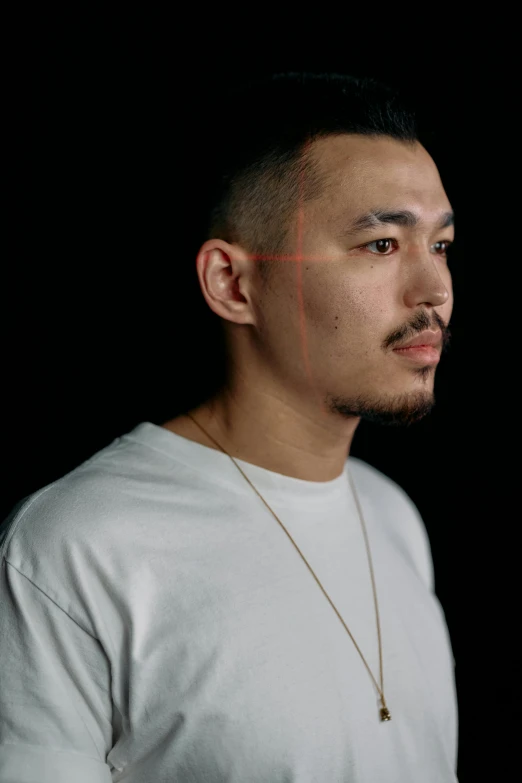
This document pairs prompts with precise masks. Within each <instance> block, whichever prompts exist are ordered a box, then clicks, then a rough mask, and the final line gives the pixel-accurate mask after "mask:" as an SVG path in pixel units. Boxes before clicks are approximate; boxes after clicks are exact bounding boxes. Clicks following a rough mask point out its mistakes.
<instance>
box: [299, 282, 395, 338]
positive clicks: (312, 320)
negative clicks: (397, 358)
mask: <svg viewBox="0 0 522 783" xmlns="http://www.w3.org/2000/svg"><path fill="white" fill-rule="evenodd" d="M389 298H390V290H389V286H387V287H386V286H385V285H383V284H380V285H375V284H371V285H370V284H366V285H363V284H362V283H361V282H360V281H357V280H353V279H352V280H351V281H350V282H347V281H344V280H343V281H337V282H335V283H334V284H329V285H316V286H314V287H313V288H310V290H309V291H308V293H307V295H306V297H305V301H304V305H305V322H306V325H307V329H309V331H310V333H311V334H310V336H311V339H313V338H314V337H315V338H316V340H317V343H318V345H319V346H320V345H321V342H323V343H325V341H327V340H329V341H331V344H332V345H339V346H342V347H344V348H346V346H347V345H348V343H349V344H351V345H353V348H354V349H357V350H365V349H366V348H367V347H368V345H369V344H372V343H374V342H375V337H376V336H377V338H378V340H379V341H380V340H382V339H383V334H384V333H385V332H386V321H387V316H386V314H387V308H388V309H389V305H390V301H389ZM389 320H390V319H389V318H388V329H389ZM316 347H317V346H316Z"/></svg>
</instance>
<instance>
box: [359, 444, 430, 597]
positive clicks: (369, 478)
mask: <svg viewBox="0 0 522 783" xmlns="http://www.w3.org/2000/svg"><path fill="white" fill-rule="evenodd" d="M348 468H349V470H350V472H351V475H352V478H353V481H354V483H355V487H356V490H357V493H358V495H359V499H360V502H361V504H363V508H365V509H368V510H369V511H370V513H371V514H372V516H373V518H374V519H375V520H376V522H377V524H378V525H379V527H380V529H381V530H382V533H383V535H386V536H387V537H388V538H389V539H390V540H391V541H392V543H393V545H394V546H395V547H397V548H399V549H401V550H402V552H403V554H404V555H405V556H406V557H407V558H408V559H409V560H410V561H411V562H412V564H413V565H414V567H415V568H416V570H417V571H418V573H419V574H420V576H421V578H422V580H423V582H424V583H425V584H426V585H427V587H428V588H429V589H430V590H431V591H432V592H433V591H434V589H435V580H434V568H433V558H432V553H431V546H430V540H429V536H428V532H427V530H426V525H425V524H424V520H423V519H422V516H421V514H420V512H419V509H418V508H417V506H416V505H415V503H414V502H413V500H412V499H411V498H410V496H409V495H408V493H407V492H406V491H405V490H404V489H403V487H401V486H400V484H398V483H397V482H396V481H394V480H393V479H392V478H390V476H387V475H386V474H385V473H383V472H382V471H380V470H378V469H377V468H375V467H374V466H373V465H370V464H369V463H368V462H365V461H364V460H361V459H359V458H357V457H352V456H350V458H349V460H348Z"/></svg>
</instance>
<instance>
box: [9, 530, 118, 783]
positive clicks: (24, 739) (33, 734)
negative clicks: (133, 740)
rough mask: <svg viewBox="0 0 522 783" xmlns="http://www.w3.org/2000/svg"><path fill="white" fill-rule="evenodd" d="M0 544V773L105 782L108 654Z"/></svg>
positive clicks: (52, 781)
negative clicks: (15, 562) (29, 576)
mask: <svg viewBox="0 0 522 783" xmlns="http://www.w3.org/2000/svg"><path fill="white" fill-rule="evenodd" d="M1 532H2V531H1V529H0V533H1ZM1 544H2V535H0V554H1V560H0V781H1V783H71V781H74V783H110V781H111V780H112V776H111V770H110V767H109V766H108V765H107V764H106V761H105V759H106V757H107V754H108V752H109V751H110V748H111V744H112V708H111V698H110V693H111V689H110V665H109V661H108V659H107V656H106V654H105V652H104V650H103V649H102V647H101V645H100V643H99V641H98V640H97V639H95V638H93V637H92V635H90V634H89V633H88V632H87V631H86V630H84V629H83V628H82V627H80V625H79V624H78V623H77V622H75V620H74V619H73V618H72V617H70V616H69V615H68V614H67V613H66V612H65V611H64V610H63V609H62V608H61V607H60V606H59V605H58V603H57V602H56V600H55V599H54V598H53V597H52V596H51V595H48V594H47V593H46V592H45V591H44V590H43V589H41V588H40V587H39V586H38V585H36V584H33V582H32V581H31V580H30V579H29V578H28V577H27V576H25V575H24V574H23V573H22V572H21V570H20V568H19V564H14V563H10V562H9V559H8V557H7V556H6V552H5V551H4V550H3V549H2V547H1Z"/></svg>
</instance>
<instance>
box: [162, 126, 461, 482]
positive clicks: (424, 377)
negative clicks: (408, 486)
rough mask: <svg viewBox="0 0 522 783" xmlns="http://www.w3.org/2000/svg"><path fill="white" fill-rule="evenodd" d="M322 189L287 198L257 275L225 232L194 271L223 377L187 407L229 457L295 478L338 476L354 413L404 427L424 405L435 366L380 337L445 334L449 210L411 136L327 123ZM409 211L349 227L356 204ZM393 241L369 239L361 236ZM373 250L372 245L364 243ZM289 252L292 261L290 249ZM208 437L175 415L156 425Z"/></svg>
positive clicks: (449, 302) (317, 145) (362, 208)
mask: <svg viewBox="0 0 522 783" xmlns="http://www.w3.org/2000/svg"><path fill="white" fill-rule="evenodd" d="M311 152H312V154H313V155H314V156H315V157H316V160H317V162H318V163H319V165H320V168H321V171H322V172H323V173H324V175H325V186H324V190H323V193H322V195H321V196H320V197H319V198H317V199H316V200H314V201H311V202H307V203H304V204H302V205H299V206H298V209H297V212H296V224H295V229H294V230H292V231H290V233H289V236H288V244H287V247H286V248H284V249H282V253H286V254H287V255H286V256H285V259H288V254H290V255H291V256H292V255H293V258H294V260H280V261H278V262H277V268H276V269H275V271H274V273H273V275H272V276H271V278H270V281H269V283H268V284H265V283H263V281H262V280H261V278H260V275H259V272H258V269H257V268H256V264H257V262H256V260H255V258H254V257H252V256H251V255H249V253H248V252H247V251H246V250H245V249H244V248H243V247H241V246H240V245H239V244H229V243H227V242H225V241H223V240H220V239H210V240H208V241H206V242H205V243H204V244H203V245H202V247H201V249H200V251H199V254H198V257H197V261H196V264H197V273H198V278H199V282H200V286H201V290H202V293H203V296H204V297H205V300H206V302H207V304H208V306H209V307H210V308H211V309H212V310H213V311H214V312H215V313H217V315H218V316H220V317H221V318H222V319H223V325H224V328H225V334H226V340H227V346H228V351H229V357H230V366H229V371H228V379H227V383H226V386H225V388H224V389H223V390H222V391H221V392H219V393H218V395H216V397H215V398H213V399H210V400H208V401H206V402H205V403H203V404H202V405H201V406H199V407H197V408H195V409H192V410H190V411H189V413H190V414H191V415H192V416H194V418H195V419H196V421H198V422H200V423H201V425H202V426H203V427H204V428H205V429H206V430H207V431H208V432H209V433H210V434H211V435H212V437H213V438H215V439H216V440H217V442H218V443H219V444H220V445H221V446H222V447H223V448H224V449H225V450H226V451H227V452H228V453H229V454H231V455H232V456H233V457H235V458H238V459H242V460H245V461H246V462H249V463H252V464H255V465H259V466H261V467H263V468H266V469H268V470H271V471H274V472H277V473H281V474H283V475H286V476H292V477H294V478H299V479H303V480H306V481H330V480H332V479H334V478H336V477H337V476H339V475H340V474H341V473H342V471H343V468H344V463H345V460H346V458H347V456H348V454H349V450H350V446H351V442H352V439H353V435H354V433H355V430H356V427H357V426H358V424H359V422H360V420H361V418H366V419H368V420H371V421H374V422H379V423H382V424H385V425H386V424H395V425H401V424H402V425H409V424H411V423H413V422H415V421H418V420H420V419H421V418H423V417H424V416H425V415H427V414H428V413H429V412H430V410H431V409H432V407H433V405H434V403H435V398H434V378H435V372H436V366H437V365H427V364H423V363H422V362H419V363H418V364H417V363H413V362H411V361H408V360H406V359H405V358H404V357H403V356H401V355H398V354H396V353H393V348H396V347H398V346H399V345H401V344H402V343H404V342H405V341H407V340H409V339H410V338H412V337H415V336H416V335H418V334H419V333H420V332H421V331H423V330H424V329H430V330H432V331H438V330H442V333H443V344H442V348H443V351H444V349H445V348H446V346H447V344H448V341H449V336H450V333H449V329H448V324H449V321H450V317H451V313H452V309H453V290H452V281H451V273H450V270H449V267H448V260H447V256H446V254H445V253H444V252H441V250H442V251H444V249H445V246H444V245H436V244H435V243H439V242H444V241H446V242H451V241H452V240H453V234H454V229H453V227H449V228H444V229H441V228H438V223H439V222H440V219H441V216H443V215H444V213H447V212H451V205H450V203H449V201H448V198H447V196H446V193H445V191H444V188H443V186H442V183H441V180H440V177H439V173H438V171H437V168H436V166H435V163H434V162H433V160H432V158H431V157H430V156H429V154H428V152H427V151H426V150H425V149H424V147H422V146H421V145H420V144H419V143H414V144H411V143H405V142H400V141H396V140H394V139H391V138H389V137H366V136H359V135H346V134H345V135H340V136H335V137H332V136H330V137H326V138H323V139H320V140H317V141H315V142H313V144H312V147H311ZM375 209H381V210H386V211H397V210H409V211H411V212H413V213H414V214H415V215H416V216H417V218H418V220H419V222H418V224H417V225H416V226H415V227H406V226H401V225H381V226H380V227H378V226H377V227H373V228H369V229H368V228H366V229H364V230H358V231H356V232H352V231H350V229H351V227H352V225H353V222H354V221H355V219H356V218H358V217H359V216H360V215H361V214H363V213H366V212H368V211H370V210H375ZM388 238H390V239H393V240H395V242H394V243H388V245H386V244H381V245H379V246H376V245H371V246H370V247H367V246H366V247H363V245H365V244H367V243H371V242H375V241H376V240H382V239H388ZM378 248H381V250H382V249H384V250H385V251H386V252H385V253H384V254H383V253H382V252H381V253H379V252H378ZM298 256H301V257H302V258H303V259H304V260H301V261H296V260H295V258H296V257H298ZM163 426H164V427H165V428H166V429H170V430H171V431H173V432H176V433H177V434H179V435H182V436H183V437H186V438H188V439H190V440H193V441H196V442H199V443H201V444H203V445H205V446H208V447H209V448H217V447H216V446H215V445H214V444H213V443H212V441H210V440H209V439H208V438H207V437H206V436H205V435H204V434H203V432H202V431H201V430H200V429H199V427H197V425H196V424H194V423H193V422H192V421H191V420H190V419H189V418H188V417H186V416H184V415H183V416H179V417H176V418H175V419H172V420H171V421H169V422H166V423H165V424H164V425H163Z"/></svg>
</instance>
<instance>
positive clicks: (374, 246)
mask: <svg viewBox="0 0 522 783" xmlns="http://www.w3.org/2000/svg"><path fill="white" fill-rule="evenodd" d="M363 247H367V248H368V250H369V251H370V253H375V254H377V255H381V256H389V255H390V251H392V250H395V249H396V247H397V240H395V239H376V240H375V242H368V244H366V245H363Z"/></svg>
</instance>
